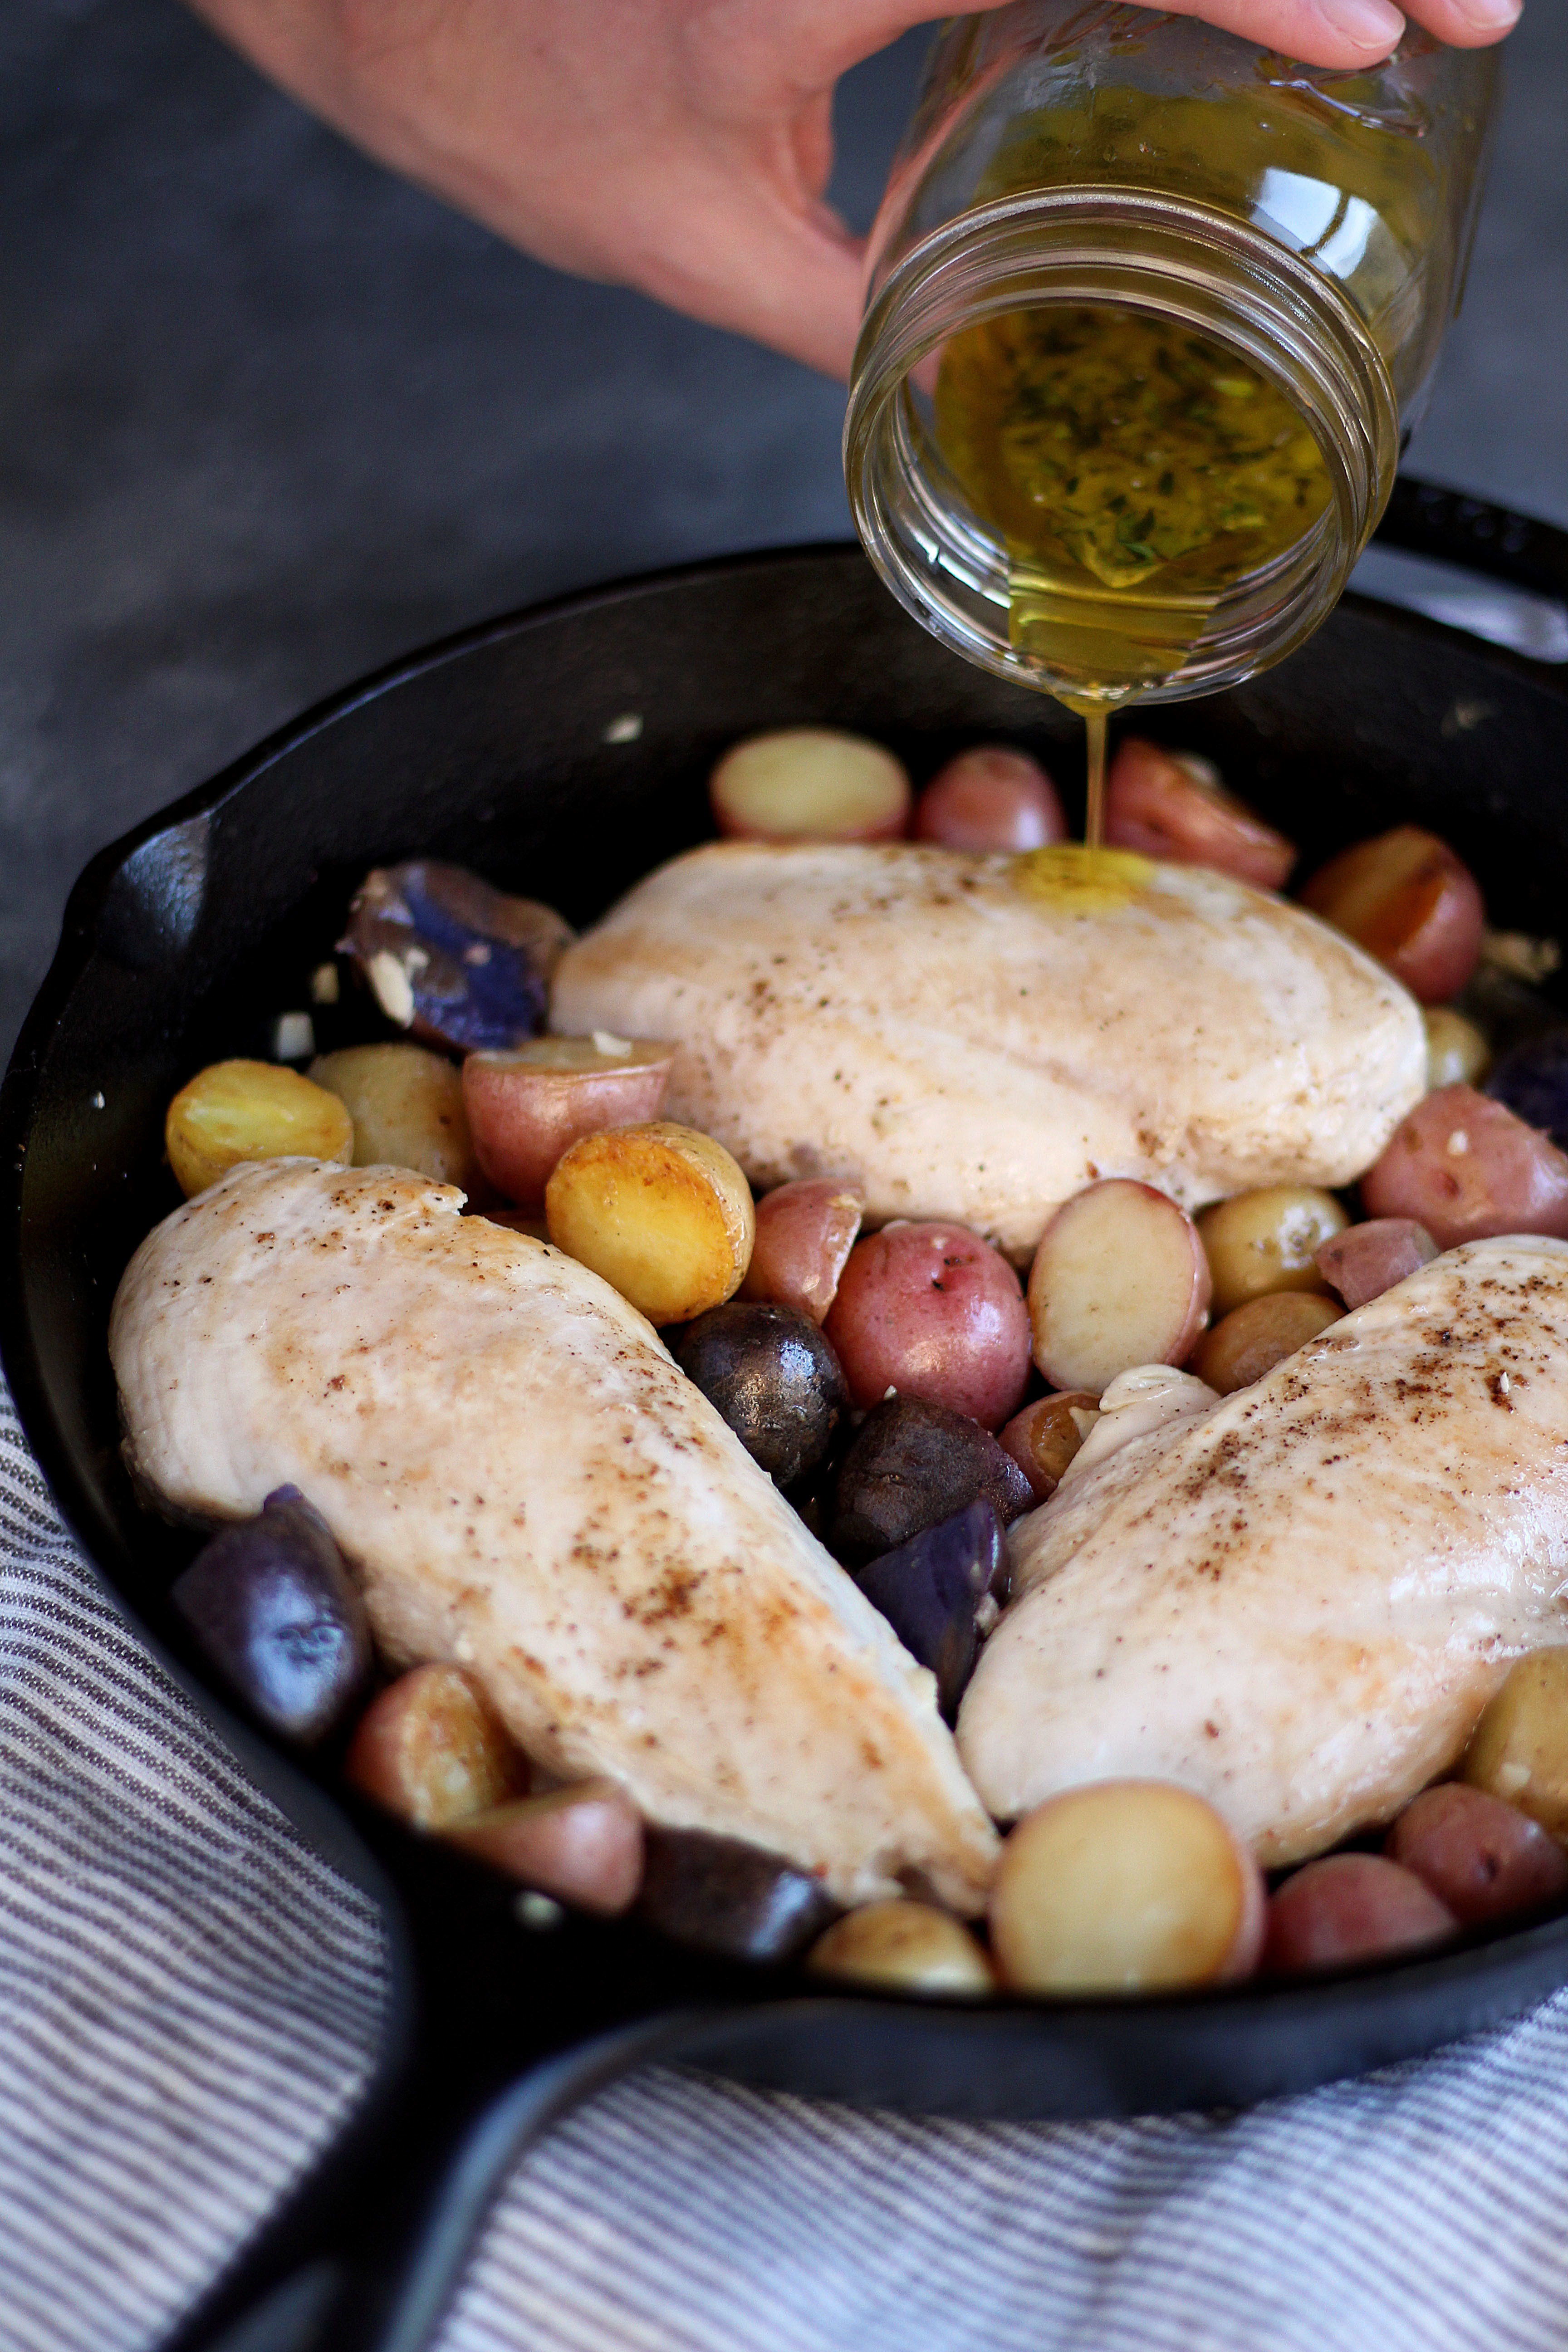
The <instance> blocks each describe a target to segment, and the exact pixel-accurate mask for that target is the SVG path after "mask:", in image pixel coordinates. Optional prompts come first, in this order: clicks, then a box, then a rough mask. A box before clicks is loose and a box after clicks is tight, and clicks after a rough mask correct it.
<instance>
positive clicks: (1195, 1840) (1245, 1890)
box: [991, 1780, 1265, 1993]
mask: <svg viewBox="0 0 1568 2352" xmlns="http://www.w3.org/2000/svg"><path fill="white" fill-rule="evenodd" d="M1264 1919H1265V1895H1264V1887H1263V1874H1262V1873H1261V1872H1260V1871H1259V1869H1258V1864H1256V1862H1254V1860H1253V1858H1252V1856H1251V1855H1250V1854H1249V1853H1247V1850H1246V1848H1245V1847H1243V1846H1242V1845H1241V1844H1239V1843H1238V1842H1237V1839H1236V1838H1235V1837H1234V1836H1233V1835H1232V1833H1231V1832H1230V1830H1229V1828H1228V1827H1227V1826H1226V1822H1224V1821H1223V1820H1222V1819H1221V1818H1220V1816H1219V1814H1218V1813H1216V1812H1215V1809H1214V1807H1213V1806H1212V1805H1209V1804H1205V1801H1204V1800H1203V1798H1201V1797H1197V1796H1194V1795H1193V1793H1192V1792H1191V1790H1187V1789H1181V1788H1177V1787H1175V1786H1174V1785H1173V1784H1172V1783H1171V1782H1169V1781H1163V1780H1100V1781H1095V1782H1092V1783H1090V1784H1089V1786H1088V1787H1087V1788H1082V1789H1069V1790H1066V1791H1065V1793H1064V1794H1062V1795H1061V1796H1058V1797H1050V1798H1047V1801H1046V1802H1045V1803H1044V1804H1043V1805H1039V1806H1037V1808H1036V1809H1035V1811H1033V1812H1032V1813H1026V1815H1025V1816H1024V1819H1023V1820H1022V1821H1021V1822H1019V1823H1018V1825H1017V1827H1016V1829H1015V1830H1014V1831H1013V1832H1012V1834H1011V1835H1010V1836H1009V1837H1008V1839H1007V1840H1006V1842H1005V1844H1004V1846H1003V1848H1002V1859H1001V1861H1000V1862H999V1863H998V1864H997V1867H996V1875H995V1878H994V1881H993V1882H992V1888H991V1948H992V1952H993V1954H994V1957H995V1961H996V1966H997V1969H998V1972H999V1974H1000V1976H1001V1978H1002V1981H1003V1983H1004V1984H1005V1985H1009V1986H1014V1987H1016V1988H1017V1990H1019V1991H1021V1992H1053V1993H1055V1992H1146V1991H1153V1990H1158V1989H1159V1988H1161V1987H1163V1986H1167V1985H1196V1984H1215V1983H1228V1982H1230V1981H1232V1980H1234V1979H1236V1978H1237V1977H1244V1976H1247V1975H1250V1973H1251V1971H1252V1969H1254V1968H1255V1967H1256V1965H1257V1962H1258V1953H1259V1951H1260V1949H1261V1948H1262V1943H1263V1928H1264Z"/></svg>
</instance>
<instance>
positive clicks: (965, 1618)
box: [855, 1496, 1008, 1723]
mask: <svg viewBox="0 0 1568 2352" xmlns="http://www.w3.org/2000/svg"><path fill="white" fill-rule="evenodd" d="M855 1581H856V1583H857V1584H858V1586H859V1587H860V1590H861V1591H862V1592H863V1593H864V1594H865V1596H866V1598H867V1600H868V1601H870V1602H871V1603H872V1605H873V1607H875V1608H877V1609H879V1610H880V1611H881V1612H882V1614H883V1616H884V1617H885V1618H886V1619H887V1621H888V1622H889V1625H890V1626H891V1627H892V1629H893V1631H894V1633H896V1634H897V1635H898V1637H899V1639H900V1642H901V1643H903V1645H904V1647H905V1649H906V1650H908V1651H909V1653H910V1656H911V1657H914V1658H918V1659H919V1660H920V1663H921V1665H922V1666H929V1667H930V1668H931V1672H932V1674H933V1675H935V1676H936V1703H937V1706H938V1707H939V1709H940V1710H941V1713H942V1721H943V1722H944V1723H952V1721H953V1719H954V1718H955V1717H956V1716H957V1714H958V1702H959V1700H960V1699H961V1698H962V1697H963V1694H964V1690H965V1688H966V1687H967V1685H968V1682H969V1677H970V1675H972V1674H973V1672H974V1660H975V1654H976V1652H977V1650H978V1648H979V1634H978V1631H977V1628H976V1625H975V1612H976V1610H977V1609H978V1608H979V1605H980V1603H981V1601H984V1599H985V1598H986V1596H987V1595H988V1594H989V1595H990V1597H991V1598H992V1599H993V1600H995V1601H1005V1599H1006V1597H1007V1581H1008V1566H1007V1539H1006V1537H1005V1534H1004V1533H1003V1528H1002V1521H1001V1519H1000V1517H998V1516H997V1511H996V1507H995V1505H994V1503H992V1502H989V1501H987V1500H986V1498H985V1497H984V1496H977V1497H976V1499H975V1500H974V1501H973V1503H969V1504H967V1505H966V1506H965V1507H964V1508H963V1510H962V1511H955V1512H954V1513H953V1516H952V1518H951V1519H943V1520H942V1521H941V1522H940V1524H939V1525H938V1526H936V1527H934V1528H922V1529H921V1532H920V1534H919V1535H918V1536H912V1537H911V1538H910V1541H909V1542H908V1543H906V1544H900V1546H899V1548H898V1549H897V1550H896V1551H889V1552H884V1553H883V1554H882V1557H881V1559H874V1560H872V1561H871V1562H870V1564H869V1565H868V1567H866V1568H862V1569H858V1570H856V1571H855Z"/></svg>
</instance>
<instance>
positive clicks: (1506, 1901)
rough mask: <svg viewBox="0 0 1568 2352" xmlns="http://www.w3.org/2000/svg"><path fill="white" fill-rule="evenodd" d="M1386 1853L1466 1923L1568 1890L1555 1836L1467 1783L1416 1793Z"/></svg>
mask: <svg viewBox="0 0 1568 2352" xmlns="http://www.w3.org/2000/svg"><path fill="white" fill-rule="evenodd" d="M1384 1853H1386V1854H1387V1855H1388V1858H1389V1860H1390V1861H1391V1862H1397V1863H1400V1864H1403V1865H1404V1867H1405V1869H1406V1870H1413V1871H1414V1872H1415V1875H1416V1877H1417V1878H1418V1879H1420V1881H1421V1883H1422V1885H1424V1886H1426V1887H1429V1888H1430V1890H1431V1892H1432V1893H1433V1894H1434V1895H1436V1897H1437V1900H1438V1901H1439V1903H1446V1904H1447V1906H1448V1908H1449V1910H1450V1911H1451V1912H1452V1913H1453V1915H1454V1916H1455V1918H1456V1919H1458V1920H1460V1921H1462V1922H1463V1924H1464V1925H1465V1926H1466V1927H1470V1926H1472V1925H1474V1924H1476V1923H1477V1922H1479V1921H1480V1920H1484V1919H1505V1918H1507V1916H1509V1914H1510V1912H1513V1911H1531V1910H1533V1909H1534V1908H1535V1907H1536V1906H1537V1905H1539V1904H1542V1903H1553V1902H1555V1901H1556V1900H1557V1899H1558V1897H1559V1896H1560V1895H1564V1894H1568V1853H1563V1848H1562V1847H1561V1846H1560V1845H1559V1844H1558V1843H1557V1842H1556V1840H1555V1839H1554V1838H1552V1837H1549V1836H1548V1834H1547V1832H1545V1831H1544V1830H1543V1829H1542V1826H1541V1824H1540V1822H1533V1821H1531V1818H1530V1816H1529V1814H1528V1813H1521V1811H1519V1809H1518V1807H1517V1806H1514V1805H1506V1804H1504V1802H1503V1801H1502V1799H1501V1798H1500V1797H1494V1796H1492V1795H1491V1794H1490V1792H1489V1790H1485V1789H1472V1788H1471V1787H1470V1786H1469V1785H1468V1782H1466V1781H1464V1780H1445V1781H1443V1782H1442V1783H1441V1784H1440V1786H1438V1787H1437V1788H1436V1789H1423V1790H1422V1791H1421V1794H1420V1795H1419V1796H1418V1797H1414V1798H1412V1800H1411V1801H1410V1802H1409V1804H1407V1805H1406V1806H1405V1811H1403V1812H1402V1813H1401V1814H1400V1816H1399V1819H1398V1820H1397V1821H1396V1822H1394V1827H1393V1828H1392V1829H1391V1830H1390V1831H1389V1832H1388V1838H1387V1842H1386V1843H1385V1845H1384Z"/></svg>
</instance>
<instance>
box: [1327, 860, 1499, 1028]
mask: <svg viewBox="0 0 1568 2352" xmlns="http://www.w3.org/2000/svg"><path fill="white" fill-rule="evenodd" d="M1301 903H1302V905H1303V906H1306V907H1310V908H1311V910H1312V912H1313V914H1315V915H1321V917H1322V918H1323V920H1324V921H1325V922H1328V923H1332V924H1333V926H1334V928H1335V929H1336V930H1341V931H1344V932H1346V933H1347V934H1348V935H1349V937H1350V938H1351V939H1352V940H1355V942H1356V944H1357V946H1358V947H1363V948H1364V949H1365V950H1366V951H1367V953H1368V955H1372V956H1375V957H1376V958H1377V961H1378V962H1379V963H1381V964H1383V965H1384V967H1385V968H1386V970H1388V971H1391V972H1392V973H1393V974H1394V978H1395V980H1400V981H1403V982H1404V983H1405V987H1406V988H1407V989H1408V990H1409V991H1410V993H1411V994H1412V996H1415V997H1418V998H1419V999H1420V1001H1421V1003H1423V1004H1445V1003H1447V1000H1448V999H1449V997H1451V996H1457V995H1458V992H1459V991H1460V989H1461V988H1463V987H1464V985H1465V982H1467V981H1468V979H1469V977H1470V975H1471V973H1472V972H1473V971H1475V968H1476V963H1477V961H1478V959H1479V955H1480V951H1481V933H1482V931H1483V929H1485V927H1486V907H1485V904H1484V902H1483V901H1482V898H1481V893H1480V886H1479V883H1478V882H1477V880H1476V877H1475V876H1474V875H1473V874H1472V873H1471V872H1470V869H1469V867H1468V866H1467V865H1465V863H1464V861H1463V860H1462V859H1461V858H1458V857H1457V856H1455V855H1454V852H1453V851H1452V850H1451V849H1450V848H1449V846H1448V845H1447V842H1446V841H1439V840H1438V838H1437V836H1436V834H1435V833H1425V832H1423V831H1422V829H1421V827H1420V826H1419V825H1415V824H1401V825H1396V826H1395V827H1394V831H1393V832H1392V833H1383V834H1379V835H1377V837H1376V838H1375V839H1374V840H1372V841H1358V842H1357V843H1355V845H1353V847H1352V848H1350V849H1343V850H1342V851H1341V852H1340V855H1339V856H1337V857H1331V858H1330V860H1329V862H1328V864H1327V865H1326V866H1320V867H1319V869H1318V871H1317V873H1316V874H1314V875H1313V877H1312V878H1311V880H1310V882H1309V883H1308V885H1307V887H1306V888H1305V889H1304V890H1303V891H1302V893H1301Z"/></svg>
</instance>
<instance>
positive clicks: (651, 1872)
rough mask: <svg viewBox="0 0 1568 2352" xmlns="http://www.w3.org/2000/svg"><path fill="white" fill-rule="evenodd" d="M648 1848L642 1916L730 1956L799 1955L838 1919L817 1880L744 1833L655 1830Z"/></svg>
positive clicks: (683, 1939)
mask: <svg viewBox="0 0 1568 2352" xmlns="http://www.w3.org/2000/svg"><path fill="white" fill-rule="evenodd" d="M646 1853H647V1859H646V1862H645V1865H644V1869H643V1882H642V1894H641V1895H640V1897H639V1899H638V1902H637V1912H638V1915H639V1916H640V1917H642V1918H643V1919H645V1920H646V1921H647V1924H648V1926H649V1927H657V1928H658V1931H659V1933H660V1934H661V1935H665V1936H668V1937H672V1938H673V1940H674V1941H675V1942H676V1943H678V1944H689V1945H691V1946H693V1947H694V1948H696V1949H697V1950H699V1951H703V1952H713V1953H717V1954H718V1955H719V1956H720V1957H721V1958H724V1959H730V1960H755V1961H771V1962H775V1963H776V1962H778V1961H781V1960H788V1959H793V1958H795V1954H796V1953H797V1952H802V1951H804V1950H805V1948H806V1947H807V1945H809V1944H814V1943H815V1942H816V1938H817V1937H818V1936H820V1935H821V1934H822V1933H823V1931H824V1929H825V1928H827V1927H831V1926H832V1925H833V1922H834V1921H835V1920H836V1919H837V1917H838V1916H840V1906H838V1905H837V1903H835V1901H834V1900H833V1897H832V1896H831V1895H829V1894H828V1893H827V1892H826V1889H825V1888H824V1887H823V1885H821V1883H820V1881H819V1880H817V1879H815V1878H813V1877H812V1876H811V1875H810V1874H809V1873H807V1872H805V1871H804V1870H796V1869H795V1865H794V1864H793V1863H788V1862H785V1861H784V1858H783V1856H782V1855H780V1854H776V1853H765V1852H764V1851H763V1848H762V1847H761V1846H755V1845H748V1844H746V1843H745V1842H744V1841H743V1840H742V1839H741V1838H729V1837H714V1836H712V1835H711V1834H710V1832H708V1831H706V1830H661V1829H653V1828H650V1829H649V1830H648V1832H647V1848H646Z"/></svg>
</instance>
